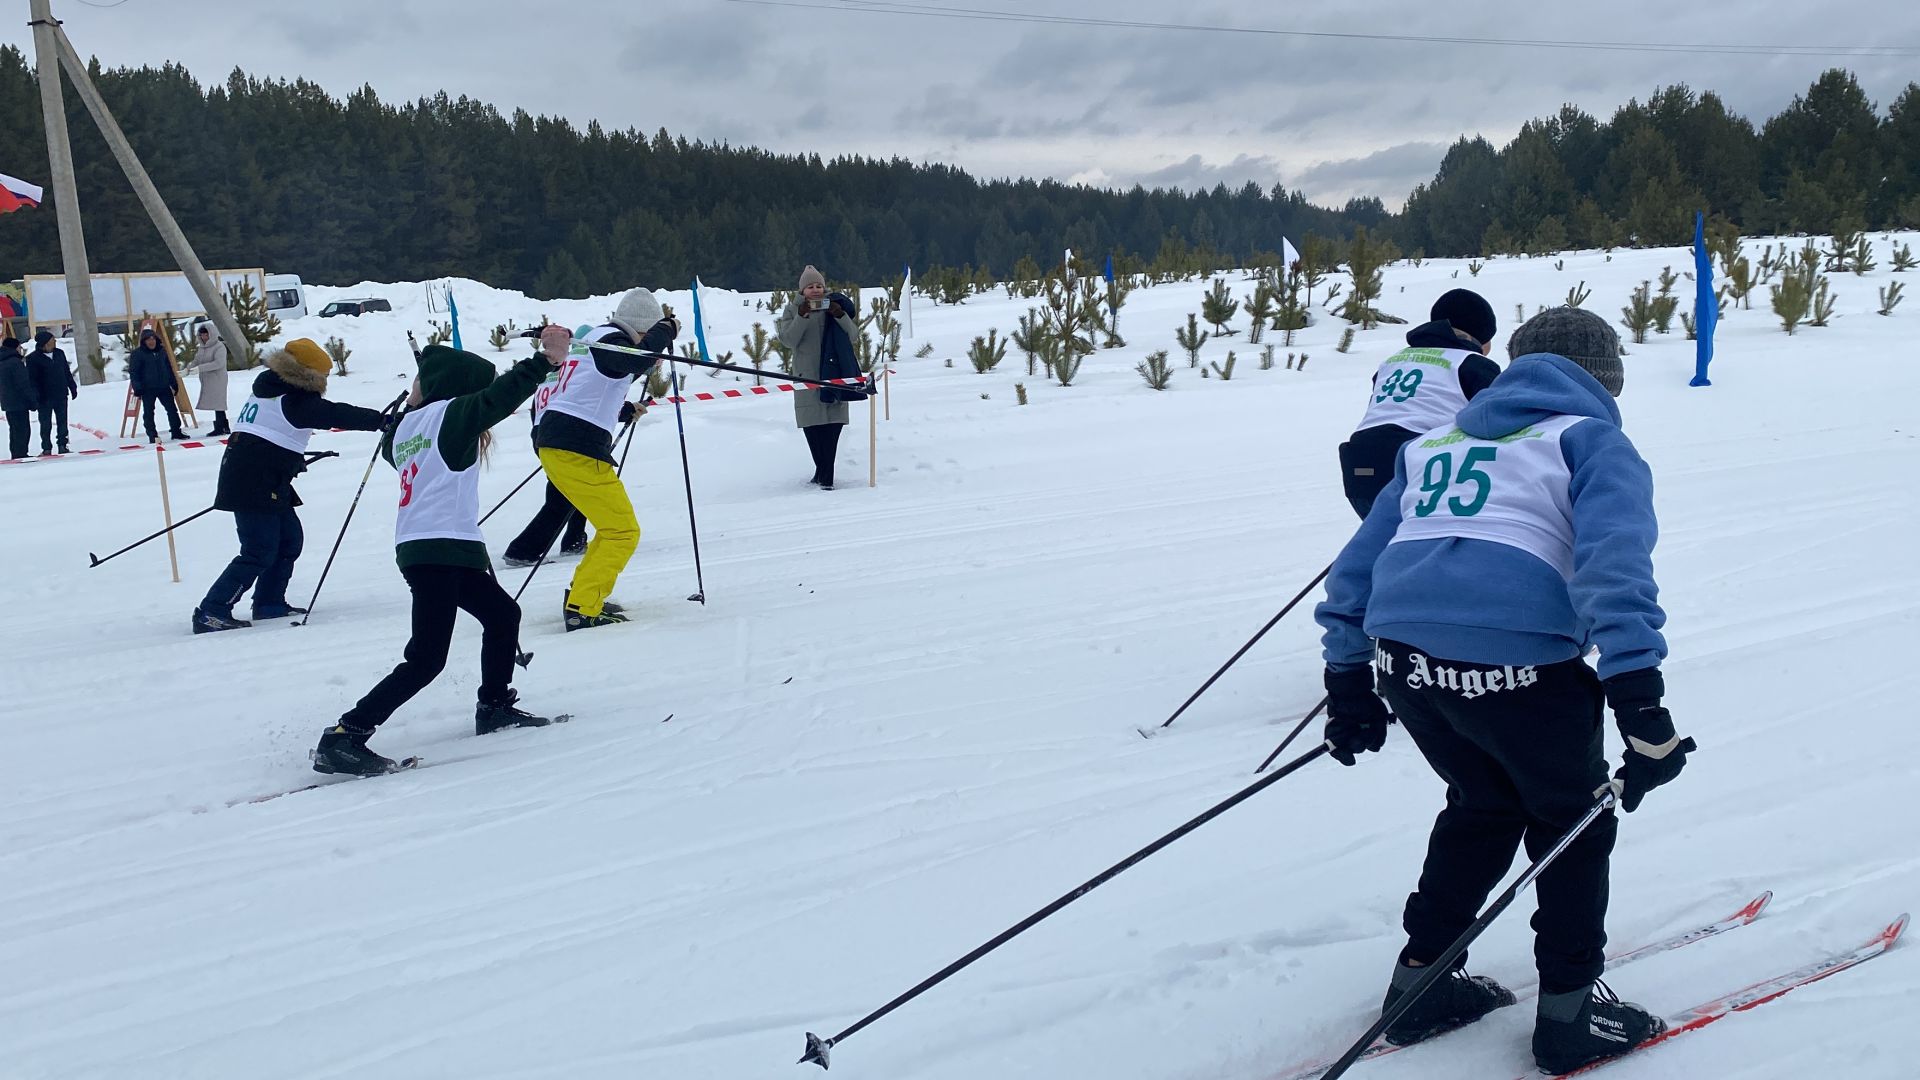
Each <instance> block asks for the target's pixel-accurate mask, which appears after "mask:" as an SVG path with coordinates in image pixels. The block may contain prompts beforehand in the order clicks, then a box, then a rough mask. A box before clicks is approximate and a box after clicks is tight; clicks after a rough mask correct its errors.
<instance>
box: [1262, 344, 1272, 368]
mask: <svg viewBox="0 0 1920 1080" xmlns="http://www.w3.org/2000/svg"><path fill="white" fill-rule="evenodd" d="M1260 370H1261V371H1272V370H1273V346H1271V345H1262V346H1260Z"/></svg>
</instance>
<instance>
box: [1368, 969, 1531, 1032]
mask: <svg viewBox="0 0 1920 1080" xmlns="http://www.w3.org/2000/svg"><path fill="white" fill-rule="evenodd" d="M1425 971H1426V969H1424V968H1416V967H1408V966H1407V965H1406V964H1400V965H1398V966H1397V967H1396V969H1395V970H1394V973H1393V984H1392V985H1390V986H1388V987H1387V1000H1386V1002H1385V1003H1384V1004H1383V1005H1382V1006H1381V1009H1382V1011H1385V1010H1387V1009H1391V1008H1393V1007H1394V1005H1395V1004H1397V1003H1398V1002H1399V1001H1400V997H1401V995H1402V994H1405V993H1406V992H1407V991H1408V990H1411V989H1412V988H1413V984H1414V983H1415V982H1417V981H1419V979H1420V977H1421V976H1422V975H1423V974H1425ZM1513 1003H1514V996H1513V991H1511V990H1509V989H1507V988H1506V987H1504V986H1501V985H1500V984H1499V983H1497V982H1494V981H1493V980H1492V979H1489V978H1487V977H1486V976H1485V975H1469V974H1467V973H1466V972H1465V971H1464V970H1462V969H1460V968H1455V969H1453V970H1452V971H1450V972H1448V973H1447V974H1446V976H1445V977H1444V978H1442V979H1441V980H1440V981H1438V982H1436V983H1434V984H1433V986H1431V987H1429V988H1428V990H1427V992H1426V993H1424V994H1421V995H1420V998H1419V1000H1418V1001H1415V1002H1414V1003H1413V1006H1412V1007H1411V1008H1409V1009H1408V1010H1407V1011H1406V1012H1404V1013H1402V1014H1401V1015H1400V1019H1398V1020H1395V1021H1394V1022H1393V1024H1392V1025H1391V1026H1389V1027H1388V1028H1387V1030H1386V1033H1385V1035H1384V1038H1385V1039H1386V1040H1387V1041H1388V1042H1390V1043H1392V1044H1393V1045H1395V1046H1410V1045H1412V1044H1414V1043H1417V1042H1422V1041H1424V1040H1427V1039H1431V1038H1433V1037H1434V1036H1435V1035H1442V1034H1445V1033H1446V1032H1449V1031H1452V1030H1453V1029H1455V1028H1462V1027H1466V1026H1467V1025H1468V1024H1471V1023H1473V1022H1474V1021H1475V1020H1478V1019H1480V1018H1481V1017H1483V1016H1485V1015H1487V1014H1488V1013H1490V1012H1492V1011H1493V1010H1495V1009H1503V1008H1505V1007H1507V1006H1508V1005H1511V1004H1513Z"/></svg>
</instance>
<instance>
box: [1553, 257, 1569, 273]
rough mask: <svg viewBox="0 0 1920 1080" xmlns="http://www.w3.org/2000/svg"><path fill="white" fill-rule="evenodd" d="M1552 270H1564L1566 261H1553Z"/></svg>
mask: <svg viewBox="0 0 1920 1080" xmlns="http://www.w3.org/2000/svg"><path fill="white" fill-rule="evenodd" d="M1553 268H1554V269H1555V270H1565V269H1566V268H1567V260H1565V259H1555V260H1553Z"/></svg>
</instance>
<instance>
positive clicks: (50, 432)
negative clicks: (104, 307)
mask: <svg viewBox="0 0 1920 1080" xmlns="http://www.w3.org/2000/svg"><path fill="white" fill-rule="evenodd" d="M27 372H28V373H29V374H30V375H31V376H32V378H33V397H34V400H35V401H37V402H39V408H40V456H41V457H49V456H51V455H52V454H53V452H54V450H53V448H54V447H55V446H56V445H58V446H59V447H60V453H62V454H66V453H71V451H69V450H68V449H67V402H68V401H78V400H79V398H80V384H79V383H77V382H75V381H73V368H71V367H69V366H68V364H67V354H66V353H65V352H63V351H61V350H59V349H56V348H54V346H53V335H52V334H51V333H49V332H48V331H45V330H42V331H40V332H39V333H37V334H35V335H33V352H31V353H29V354H28V355H27Z"/></svg>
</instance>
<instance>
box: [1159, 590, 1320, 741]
mask: <svg viewBox="0 0 1920 1080" xmlns="http://www.w3.org/2000/svg"><path fill="white" fill-rule="evenodd" d="M1332 571H1333V564H1332V563H1328V564H1327V568H1326V569H1325V570H1322V571H1320V572H1319V573H1318V574H1315V575H1314V578H1313V580H1312V581H1309V582H1307V587H1306V588H1304V589H1301V590H1300V591H1299V592H1298V593H1297V594H1295V596H1294V598H1293V599H1291V600H1289V601H1287V606H1286V607H1283V608H1281V609H1280V611H1279V613H1278V614H1276V615H1275V616H1274V617H1273V618H1271V619H1268V620H1267V625H1265V626H1263V627H1261V628H1260V632H1259V633H1257V634H1255V635H1253V636H1252V637H1250V638H1248V639H1247V643H1246V644H1245V645H1242V646H1240V651H1239V652H1236V653H1234V654H1233V655H1232V656H1230V657H1228V658H1227V662H1226V663H1224V664H1221V665H1220V670H1219V671H1216V672H1214V673H1213V674H1212V675H1209V676H1208V677H1207V681H1206V682H1203V683H1201V684H1200V689H1198V690H1195V691H1194V692H1193V695H1192V696H1191V697H1189V698H1187V700H1185V701H1183V702H1181V703H1180V707H1179V708H1177V709H1175V710H1173V715H1172V716H1169V717H1167V718H1166V720H1164V721H1162V722H1161V724H1160V729H1161V730H1163V731H1164V730H1165V729H1167V728H1168V727H1171V726H1172V725H1173V722H1174V721H1175V720H1178V719H1180V714H1181V713H1183V712H1186V711H1187V707H1188V706H1190V705H1192V704H1193V703H1194V702H1196V701H1199V700H1200V695H1201V694H1204V693H1206V692H1207V691H1208V690H1210V689H1212V688H1213V684H1214V683H1216V682H1219V681H1220V676H1222V675H1225V674H1226V673H1227V669H1228V668H1230V667H1232V666H1233V665H1235V664H1237V663H1239V662H1240V658H1241V657H1243V656H1245V655H1247V650H1248V649H1251V648H1253V647H1254V646H1255V645H1258V644H1259V643H1260V639H1261V638H1263V637H1266V636H1267V631H1269V630H1271V629H1273V628H1274V627H1276V626H1278V625H1280V620H1281V619H1284V618H1286V617H1287V612H1289V611H1292V610H1293V609H1294V608H1295V607H1297V606H1299V604H1300V601H1302V600H1305V599H1306V598H1307V594H1308V593H1310V592H1312V591H1313V590H1314V587H1315V586H1317V585H1319V584H1320V583H1321V582H1323V581H1325V580H1327V575H1328V574H1329V573H1331V572H1332ZM1140 737H1141V738H1143V739H1151V738H1153V733H1151V732H1149V731H1147V730H1145V729H1144V728H1143V729H1140Z"/></svg>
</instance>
